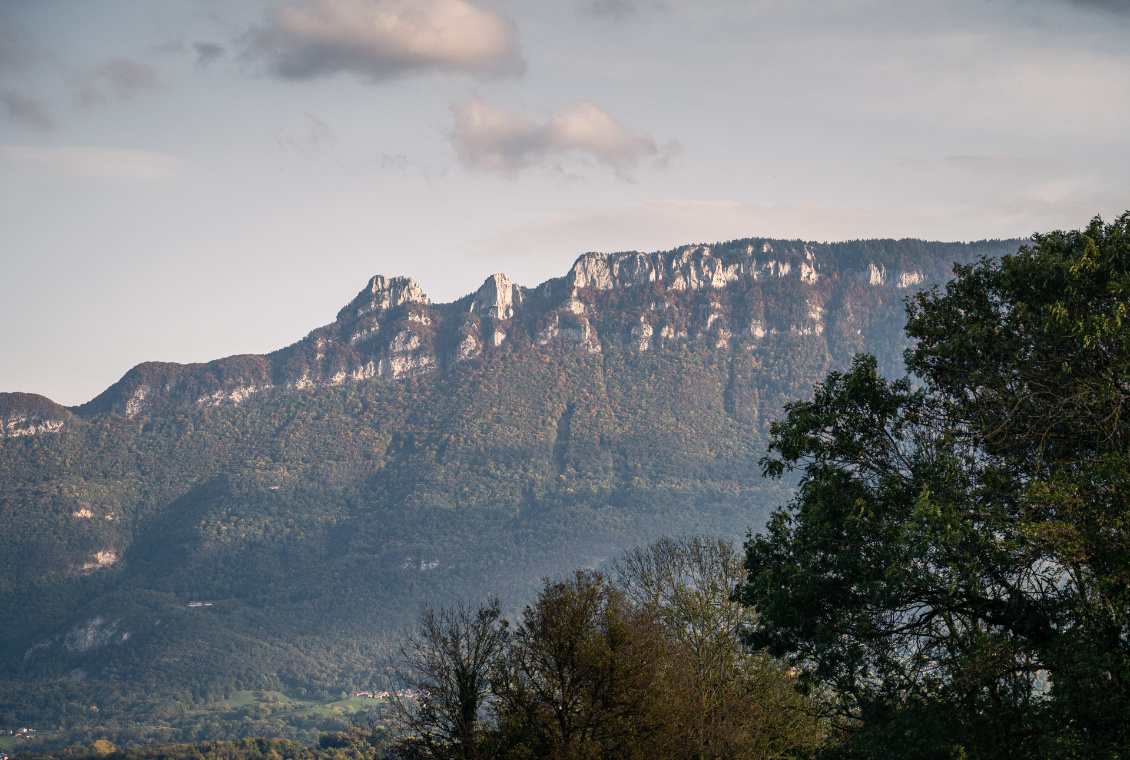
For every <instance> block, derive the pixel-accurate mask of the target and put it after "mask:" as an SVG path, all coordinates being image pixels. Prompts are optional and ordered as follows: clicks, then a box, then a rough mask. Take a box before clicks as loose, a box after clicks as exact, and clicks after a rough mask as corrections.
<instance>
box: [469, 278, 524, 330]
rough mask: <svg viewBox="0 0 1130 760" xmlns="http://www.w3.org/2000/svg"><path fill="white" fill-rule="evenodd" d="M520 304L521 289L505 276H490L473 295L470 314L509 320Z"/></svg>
mask: <svg viewBox="0 0 1130 760" xmlns="http://www.w3.org/2000/svg"><path fill="white" fill-rule="evenodd" d="M521 304H522V289H521V288H519V287H518V286H517V285H515V284H514V283H512V282H510V278H509V277H507V276H506V275H505V274H492V275H491V276H490V277H488V278H487V279H486V282H484V283H483V285H482V287H481V288H479V290H478V292H477V293H475V297H474V299H473V300H472V301H471V309H470V310H471V312H472V313H473V314H479V315H483V316H488V317H494V318H495V319H510V318H511V317H512V316H514V310H515V308H516V307H517V306H521Z"/></svg>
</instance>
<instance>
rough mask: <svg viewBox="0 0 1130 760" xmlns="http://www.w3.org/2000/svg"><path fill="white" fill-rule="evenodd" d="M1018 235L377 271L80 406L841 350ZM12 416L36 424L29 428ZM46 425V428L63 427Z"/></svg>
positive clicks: (202, 401) (761, 245) (120, 408)
mask: <svg viewBox="0 0 1130 760" xmlns="http://www.w3.org/2000/svg"><path fill="white" fill-rule="evenodd" d="M1018 242H1019V241H986V242H982V243H972V244H960V243H949V244H947V243H927V242H923V241H917V240H897V241H896V240H871V241H854V242H849V243H831V244H828V243H822V244H821V243H806V242H803V241H782V240H767V239H746V240H739V241H733V242H730V243H724V244H719V245H714V246H703V245H695V246H687V247H683V248H678V249H675V250H671V251H660V252H653V253H640V252H637V251H630V252H622V253H611V254H609V253H596V252H593V253H586V254H584V255H582V256H581V257H580V258H578V259H577V260H576V262H575V263H574V264H573V266H572V268H571V269H570V270H569V271H568V273H567V274H566V275H565V276H564V277H560V278H556V279H553V280H549V281H547V282H545V283H542V284H541V285H539V286H537V287H534V288H529V289H527V288H523V287H521V286H519V285H517V284H515V283H513V282H511V280H510V278H509V277H508V276H507V275H505V274H502V273H499V274H493V275H491V276H490V277H488V278H487V279H486V281H485V282H484V283H483V284H482V286H481V287H479V288H478V290H476V291H475V292H474V293H473V294H471V295H468V296H465V297H464V298H462V299H460V300H458V301H456V302H454V303H449V304H433V303H432V302H431V301H430V300H429V298H428V297H427V295H425V293H424V292H423V289H422V288H421V287H420V285H419V283H417V282H416V281H415V280H413V279H412V278H410V277H391V278H389V277H384V276H380V275H378V276H375V277H373V278H372V279H370V280H369V282H368V283H367V284H366V285H365V287H364V288H363V289H362V290H361V292H360V293H358V294H357V296H356V297H355V298H354V299H353V300H352V301H350V302H349V303H348V304H347V305H346V306H345V307H344V308H342V309H341V311H340V312H338V314H337V319H336V320H335V321H334V322H333V323H332V324H329V325H326V326H325V327H321V328H318V329H317V330H314V331H313V332H311V333H310V334H309V335H308V336H306V337H305V338H303V339H302V340H300V341H298V342H297V343H295V344H294V345H292V346H288V347H287V348H284V349H281V350H279V351H276V352H274V353H271V354H268V355H266V356H233V357H228V358H226V359H221V360H217V361H213V362H209V363H207V364H190V365H179V364H164V363H146V364H141V365H138V366H137V367H135V368H134V369H132V370H130V371H129V372H128V373H127V374H126V375H125V377H123V378H122V380H121V381H119V382H118V383H116V384H115V385H114V386H112V387H111V388H109V389H107V390H106V391H105V392H104V393H102V394H101V395H99V396H98V397H97V398H95V399H94V400H93V401H91V402H89V403H88V404H85V405H84V406H82V407H79V408H78V409H77V410H76V411H78V412H79V413H80V414H86V413H114V414H119V415H123V416H126V417H137V416H141V415H153V414H160V413H162V412H165V411H169V410H172V409H193V408H204V407H208V406H215V405H218V404H238V403H240V402H242V401H243V400H245V399H247V398H250V397H253V396H257V395H260V394H264V393H281V392H292V391H300V390H303V389H308V388H317V387H324V386H333V385H340V384H342V383H347V382H359V381H365V380H369V379H372V378H386V379H391V380H399V379H402V378H407V377H412V376H415V375H421V374H427V373H432V372H450V371H454V370H455V368H457V367H458V366H459V365H460V364H462V363H465V362H468V361H472V360H475V359H477V358H478V357H481V356H482V355H483V353H484V352H486V351H500V350H506V349H507V346H511V347H517V346H527V347H528V350H553V347H555V346H561V347H572V350H577V351H583V352H587V353H601V352H605V351H610V350H611V351H631V352H644V351H662V350H670V349H674V348H676V347H677V346H679V345H680V344H685V343H687V342H688V341H691V342H699V343H702V344H705V345H708V346H710V347H712V348H715V349H718V350H728V351H746V352H748V351H756V350H757V347H758V346H759V345H761V344H763V343H764V342H765V341H771V340H775V339H776V338H775V336H779V335H793V336H811V337H814V338H817V339H818V340H820V341H821V342H822V345H824V346H825V348H826V349H827V350H828V351H829V352H831V353H832V354H834V355H836V356H840V357H843V356H848V355H850V353H851V352H853V351H855V350H859V349H860V348H861V347H862V346H863V345H864V344H865V343H867V341H868V340H871V339H874V338H875V336H876V335H877V334H879V333H884V332H891V330H892V329H893V330H894V331H895V332H896V333H897V332H898V330H899V329H900V327H901V314H900V315H899V317H900V319H899V320H895V322H898V323H899V324H895V326H894V327H893V328H892V327H891V325H890V324H887V323H886V322H883V320H879V322H876V321H875V319H874V318H873V315H874V308H873V305H874V304H882V303H886V304H888V306H889V305H890V304H891V303H892V302H900V301H901V300H902V299H903V298H904V297H905V296H906V295H907V294H908V293H909V292H911V290H912V289H914V288H918V287H922V286H925V285H929V284H931V283H939V282H942V281H944V280H945V278H946V277H947V276H948V274H949V271H950V269H951V267H952V264H953V262H954V261H963V262H964V261H971V260H973V259H975V258H977V257H979V256H983V255H989V256H996V255H1000V254H1001V253H1004V252H1009V251H1013V250H1015V248H1016V246H1017V244H1018ZM886 321H887V322H890V320H889V319H888V320H886ZM880 322H882V323H881V324H880ZM12 419H13V420H15V418H14V417H13V418H12ZM5 424H6V425H7V427H6V428H5V430H7V429H9V428H10V429H11V430H17V429H18V430H23V429H30V428H28V427H27V425H31V424H32V423H30V422H29V423H27V424H26V425H25V426H24V427H20V425H22V424H24V423H20V422H17V421H13V422H11V423H5ZM37 424H39V425H40V427H39V428H38V429H40V430H49V429H51V428H50V426H51V425H58V424H61V422H60V421H59V418H51V419H50V420H44V421H43V422H41V423H37ZM6 434H8V435H11V434H13V433H6Z"/></svg>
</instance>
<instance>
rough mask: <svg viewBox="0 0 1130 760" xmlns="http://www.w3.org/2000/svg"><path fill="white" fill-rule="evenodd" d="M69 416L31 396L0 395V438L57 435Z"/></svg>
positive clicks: (35, 396)
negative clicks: (44, 434)
mask: <svg viewBox="0 0 1130 760" xmlns="http://www.w3.org/2000/svg"><path fill="white" fill-rule="evenodd" d="M73 419H74V417H73V415H72V414H71V413H70V412H68V411H67V410H66V409H64V408H63V407H61V406H59V405H58V404H56V403H55V402H54V401H52V400H51V399H49V398H46V397H44V396H39V395H36V394H34V393H0V438H15V437H17V436H24V435H41V434H43V433H58V432H59V431H60V430H62V429H63V428H64V427H65V426H66V425H67V424H68V423H69V422H71V421H73Z"/></svg>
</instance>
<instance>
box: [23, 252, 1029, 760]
mask: <svg viewBox="0 0 1130 760" xmlns="http://www.w3.org/2000/svg"><path fill="white" fill-rule="evenodd" d="M1020 242H1021V241H1017V240H1010V241H983V242H979V243H971V244H958V243H930V242H923V241H917V240H897V241H896V240H868V241H854V242H848V243H833V244H818V243H805V242H803V241H783V240H768V239H747V240H739V241H732V242H729V243H724V244H719V245H714V246H690V247H684V248H679V249H675V250H671V251H665V252H656V253H648V254H643V253H637V252H628V253H615V254H600V253H589V254H585V255H584V256H581V257H580V258H579V259H578V260H577V261H576V263H575V264H574V265H573V267H572V268H571V269H570V270H569V272H568V273H567V274H566V275H565V276H563V277H560V278H556V279H552V280H549V281H547V282H545V283H542V284H541V285H538V286H537V287H533V288H526V287H522V286H520V285H517V284H515V283H513V282H511V281H510V279H509V278H508V277H507V276H506V275H504V274H496V275H493V276H491V277H489V278H487V280H486V282H484V283H483V285H482V286H481V287H480V288H478V290H477V291H476V292H474V293H472V294H469V295H467V296H465V297H464V298H461V299H459V300H458V301H455V302H453V303H448V304H433V303H432V302H431V301H430V300H429V299H428V298H427V296H426V295H425V294H424V292H423V291H422V289H421V288H420V286H419V284H418V283H416V282H415V281H414V280H412V279H410V278H407V277H393V278H386V277H382V276H377V277H373V278H372V279H371V280H370V281H369V282H368V283H367V284H366V286H365V287H364V288H363V289H362V290H361V292H360V293H359V294H358V295H357V296H356V298H354V299H353V300H352V301H350V302H349V303H348V304H347V305H346V306H345V307H344V308H343V309H342V310H341V311H340V312H339V313H338V315H337V318H336V319H335V321H334V322H333V323H331V324H329V325H327V326H325V327H321V328H318V329H316V330H314V331H313V332H311V333H310V334H309V335H308V336H307V337H305V338H303V339H302V340H300V341H298V342H297V343H295V344H294V345H292V346H288V347H286V348H283V349H281V350H279V351H276V352H274V353H271V354H267V355H265V356H256V355H244V356H233V357H228V358H226V359H220V360H217V361H213V362H208V363H206V364H188V365H181V364H170V363H155V362H154V363H145V364H141V365H138V366H137V367H134V368H133V369H131V370H130V371H129V372H127V373H126V374H125V376H124V377H123V378H122V379H121V380H120V381H119V382H117V383H115V384H114V385H112V386H111V387H110V388H108V389H106V391H104V392H103V393H101V394H99V395H98V396H97V397H96V398H94V399H93V400H92V401H90V402H89V403H86V404H83V405H81V406H78V407H74V408H70V409H66V408H63V407H61V406H59V405H58V404H55V403H54V402H52V401H50V400H48V399H45V398H43V397H41V396H35V395H32V394H0V727H2V728H6V729H8V730H11V729H13V728H15V727H17V726H19V727H23V726H29V725H30V726H34V727H37V728H38V729H39V731H40V733H41V735H44V736H47V737H48V741H55V742H66V741H73V740H78V739H83V738H90V737H96V736H106V737H108V738H112V739H114V740H115V741H139V740H154V739H160V740H170V739H197V738H224V737H225V736H239V735H255V734H271V735H276V736H288V737H292V738H301V739H305V738H309V732H310V731H311V730H314V729H316V728H318V727H319V726H321V727H326V726H330V727H332V726H333V725H335V724H334V721H338V722H339V723H340V722H341V720H343V719H344V718H343V716H344V715H345V714H347V713H348V710H349V705H347V704H345V703H342V704H341V705H338V706H337V709H338V712H336V713H335V712H334V709H335V707H334V705H332V704H331V703H334V702H335V700H337V699H339V698H340V697H342V696H347V695H348V693H350V692H353V691H355V690H360V689H362V688H364V687H367V686H369V685H370V684H371V683H372V679H373V678H374V676H376V675H379V672H380V668H381V663H382V662H383V661H384V658H386V656H387V654H388V652H389V651H390V649H389V648H390V646H391V645H392V643H393V642H394V640H395V637H396V634H397V633H398V632H399V631H400V630H402V629H403V627H404V626H406V625H408V624H410V623H411V621H412V620H413V619H414V617H415V615H416V614H417V612H418V611H419V609H420V605H421V604H422V603H423V602H425V601H427V602H429V603H432V604H443V603H447V602H450V601H451V600H453V599H455V598H459V597H462V598H468V599H472V600H473V599H477V598H481V597H482V596H484V595H486V594H492V593H497V594H499V595H500V596H501V597H502V599H503V602H504V604H505V605H508V606H509V608H510V609H512V610H514V609H517V608H518V606H520V605H521V604H523V603H524V602H525V600H526V599H528V597H529V594H530V592H531V589H533V588H534V586H535V585H536V584H537V583H538V581H539V579H540V578H541V577H543V576H545V575H552V574H555V573H559V572H563V571H565V570H568V569H569V568H572V567H575V566H599V565H600V564H601V563H604V562H606V561H608V560H609V559H610V558H613V557H614V556H616V554H617V553H618V552H619V551H621V550H622V549H623V548H625V547H627V546H630V545H632V544H633V543H635V542H639V541H644V540H648V539H650V538H652V537H654V536H656V535H658V534H661V533H665V532H666V533H682V532H708V533H712V534H721V535H727V536H730V537H735V538H740V537H741V536H743V535H744V533H745V531H746V530H747V529H750V528H753V529H756V528H757V527H759V526H760V525H761V524H762V522H763V521H764V519H765V517H766V515H767V514H768V511H769V510H770V509H772V508H773V507H774V506H776V505H778V504H780V503H781V502H783V501H784V500H786V499H787V498H788V493H789V484H788V483H777V482H765V481H762V480H761V478H760V473H759V468H758V464H757V462H758V458H759V457H760V456H761V454H762V453H763V452H764V446H765V441H766V436H767V432H768V426H769V423H770V422H771V420H772V419H773V418H774V417H775V416H777V415H779V414H780V412H781V410H782V408H783V405H784V404H785V403H787V402H788V401H789V400H791V399H795V398H800V397H804V396H807V395H808V394H809V393H810V392H811V386H812V384H813V383H814V382H817V381H819V380H820V379H822V378H823V377H824V375H825V373H826V372H827V371H829V370H830V369H835V368H840V367H844V366H846V364H847V363H848V362H849V361H850V358H851V356H852V355H853V354H854V353H856V352H858V351H864V350H866V351H869V352H872V353H875V354H876V355H877V356H878V357H879V359H880V366H881V367H882V368H883V370H884V371H885V372H887V373H889V374H894V373H898V372H899V371H900V366H901V365H900V361H901V351H902V349H903V347H904V346H905V337H904V335H903V333H902V325H903V317H904V299H905V298H906V296H907V295H908V294H910V293H912V292H913V291H914V289H916V288H920V287H925V286H928V285H932V284H937V283H941V282H944V281H945V279H946V277H947V276H948V274H949V273H950V271H951V269H952V265H953V263H954V262H955V261H956V262H969V261H972V260H974V259H976V258H979V257H982V256H987V257H995V256H999V255H1001V254H1003V253H1008V252H1014V251H1015V250H1016V248H1017V246H1018V245H1019V244H1020ZM252 690H258V692H256V694H257V696H248V694H249V693H250V692H251V691H252ZM264 690H266V691H264ZM342 692H345V693H346V694H344V695H343V694H342ZM270 694H273V695H274V696H264V695H270ZM271 699H273V700H275V701H274V702H271V701H270V700H271ZM296 700H298V701H296ZM301 700H306V702H301ZM300 702H301V704H303V705H306V706H305V707H302V708H301V709H300V708H299V707H295V706H294V705H298V704H300ZM252 703H253V704H252ZM286 705H291V706H290V707H286ZM284 708H285V709H284ZM343 711H344V712H343Z"/></svg>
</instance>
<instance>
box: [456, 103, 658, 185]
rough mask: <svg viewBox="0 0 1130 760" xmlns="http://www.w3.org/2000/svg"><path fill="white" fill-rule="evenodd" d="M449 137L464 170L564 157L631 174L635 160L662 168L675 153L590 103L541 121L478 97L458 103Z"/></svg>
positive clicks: (505, 168) (511, 167) (507, 168)
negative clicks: (506, 109)
mask: <svg viewBox="0 0 1130 760" xmlns="http://www.w3.org/2000/svg"><path fill="white" fill-rule="evenodd" d="M453 110H454V112H455V129H454V132H453V135H452V136H453V139H454V142H455V148H456V151H457V152H458V153H459V157H460V159H461V160H462V161H463V163H464V164H466V165H467V166H471V167H474V168H478V169H486V170H489V171H497V172H501V173H503V174H514V173H516V172H518V171H519V170H521V169H524V168H527V167H530V166H536V165H539V164H552V163H553V162H555V161H560V160H561V159H563V158H565V157H567V156H576V157H579V158H582V159H589V160H592V161H595V162H596V163H598V164H602V165H604V166H607V167H609V168H611V169H612V170H613V171H615V172H616V174H617V175H619V176H621V177H627V176H630V174H631V172H632V171H633V170H634V169H635V168H636V166H638V165H639V163H640V161H644V160H648V159H650V160H651V161H652V162H654V163H656V164H665V163H666V162H667V161H668V160H669V159H670V157H671V155H672V154H673V153H675V152H676V151H677V150H678V147H679V146H678V144H677V143H674V142H670V143H667V144H665V145H659V144H658V143H657V142H656V141H655V139H654V138H652V137H649V136H647V135H641V134H639V133H638V132H635V131H633V130H632V129H630V128H628V127H627V126H625V125H624V124H621V123H620V122H619V121H616V120H615V119H613V118H612V117H611V116H609V115H608V114H607V113H605V112H604V111H602V110H601V109H599V108H597V107H596V106H594V105H593V104H592V103H586V102H584V101H579V102H577V103H574V104H573V105H571V106H569V107H568V108H565V109H563V110H560V111H558V112H557V113H555V114H553V115H551V116H550V118H549V119H548V120H546V121H544V122H542V123H538V122H537V121H535V120H534V119H531V118H529V117H527V116H523V115H520V114H513V113H510V112H508V111H505V110H503V109H501V108H499V107H497V106H495V105H493V104H491V103H490V102H488V101H486V100H485V99H483V98H481V97H478V96H476V97H474V98H472V99H471V100H469V101H467V102H465V103H458V104H456V105H455V106H454V108H453Z"/></svg>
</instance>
